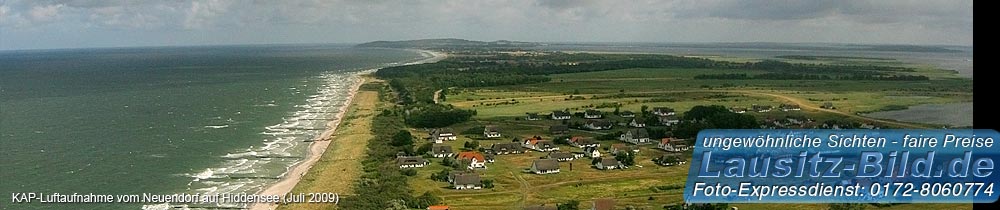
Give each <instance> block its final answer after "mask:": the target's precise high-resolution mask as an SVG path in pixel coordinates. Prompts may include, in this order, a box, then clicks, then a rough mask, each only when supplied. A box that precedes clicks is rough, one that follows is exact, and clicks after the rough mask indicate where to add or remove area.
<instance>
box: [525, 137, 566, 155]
mask: <svg viewBox="0 0 1000 210" xmlns="http://www.w3.org/2000/svg"><path fill="white" fill-rule="evenodd" d="M521 146H523V147H524V148H528V149H532V150H535V151H539V152H551V151H557V150H559V147H558V146H556V144H555V143H552V141H548V140H538V139H535V138H531V139H527V140H524V143H523V144H521Z"/></svg>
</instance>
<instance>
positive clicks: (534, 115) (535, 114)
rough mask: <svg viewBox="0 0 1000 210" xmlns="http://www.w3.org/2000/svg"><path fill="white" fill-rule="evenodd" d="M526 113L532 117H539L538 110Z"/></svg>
mask: <svg viewBox="0 0 1000 210" xmlns="http://www.w3.org/2000/svg"><path fill="white" fill-rule="evenodd" d="M524 114H527V115H528V117H531V118H538V112H528V113H524Z"/></svg>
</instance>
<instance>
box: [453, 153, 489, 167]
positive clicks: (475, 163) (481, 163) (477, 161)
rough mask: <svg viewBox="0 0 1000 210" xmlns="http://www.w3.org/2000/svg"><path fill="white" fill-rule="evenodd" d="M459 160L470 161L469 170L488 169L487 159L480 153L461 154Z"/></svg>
mask: <svg viewBox="0 0 1000 210" xmlns="http://www.w3.org/2000/svg"><path fill="white" fill-rule="evenodd" d="M456 159H458V160H468V161H469V166H468V167H467V168H468V169H485V168H486V157H484V156H483V154H480V153H479V152H459V153H458V156H457V158H456Z"/></svg>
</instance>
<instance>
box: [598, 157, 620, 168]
mask: <svg viewBox="0 0 1000 210" xmlns="http://www.w3.org/2000/svg"><path fill="white" fill-rule="evenodd" d="M601 165H603V166H605V167H607V166H617V165H621V163H620V162H618V160H616V159H614V158H601Z"/></svg>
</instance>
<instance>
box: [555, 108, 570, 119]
mask: <svg viewBox="0 0 1000 210" xmlns="http://www.w3.org/2000/svg"><path fill="white" fill-rule="evenodd" d="M551 117H552V119H553V120H568V119H571V118H573V116H572V115H571V114H569V112H566V111H561V110H556V111H552V115H551Z"/></svg>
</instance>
